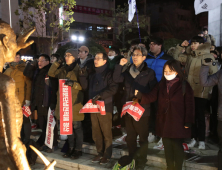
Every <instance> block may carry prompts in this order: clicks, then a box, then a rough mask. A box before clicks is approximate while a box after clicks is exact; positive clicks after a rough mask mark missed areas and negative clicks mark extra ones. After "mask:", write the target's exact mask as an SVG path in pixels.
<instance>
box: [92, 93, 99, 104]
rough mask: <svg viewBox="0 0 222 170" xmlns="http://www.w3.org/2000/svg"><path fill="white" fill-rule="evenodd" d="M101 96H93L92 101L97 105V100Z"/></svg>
mask: <svg viewBox="0 0 222 170" xmlns="http://www.w3.org/2000/svg"><path fill="white" fill-rule="evenodd" d="M100 98H101V96H100V95H99V94H98V95H96V96H95V97H93V98H92V103H93V104H95V105H96V101H97V100H99V99H100Z"/></svg>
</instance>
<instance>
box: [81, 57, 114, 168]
mask: <svg viewBox="0 0 222 170" xmlns="http://www.w3.org/2000/svg"><path fill="white" fill-rule="evenodd" d="M107 60H108V56H107V54H105V53H97V54H96V56H95V58H94V65H95V71H94V72H93V73H90V74H89V76H88V75H87V72H86V71H85V70H86V69H82V70H80V73H79V74H80V75H79V80H80V83H81V86H82V88H83V89H84V90H86V89H89V98H90V99H92V102H93V103H94V104H95V103H96V101H97V100H102V101H104V103H105V110H106V115H101V114H100V113H92V114H91V121H92V134H93V140H94V142H95V144H96V148H97V152H98V155H97V156H96V157H95V158H94V159H93V160H92V162H100V164H106V163H107V162H108V161H109V159H110V158H111V156H112V130H111V128H112V111H113V95H114V94H115V93H116V92H117V89H118V85H117V84H116V83H114V82H113V79H112V72H111V71H110V70H109V68H108V65H107Z"/></svg>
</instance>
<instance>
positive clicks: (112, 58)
mask: <svg viewBox="0 0 222 170" xmlns="http://www.w3.org/2000/svg"><path fill="white" fill-rule="evenodd" d="M122 58H123V56H122V55H120V51H119V49H118V48H116V47H112V48H110V49H109V52H108V65H109V69H111V70H114V69H115V65H116V64H119V62H120V60H121V59H122ZM122 96H123V84H119V87H118V93H116V94H115V96H114V106H116V108H117V113H116V114H115V115H113V126H118V125H120V123H121V125H122V126H124V123H123V122H121V119H120V114H121V111H122V104H123V103H122ZM117 134H118V133H117Z"/></svg>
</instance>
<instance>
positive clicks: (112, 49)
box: [109, 47, 120, 55]
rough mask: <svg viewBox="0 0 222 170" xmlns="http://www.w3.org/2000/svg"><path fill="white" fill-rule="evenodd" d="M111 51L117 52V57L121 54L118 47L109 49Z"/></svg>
mask: <svg viewBox="0 0 222 170" xmlns="http://www.w3.org/2000/svg"><path fill="white" fill-rule="evenodd" d="M109 51H115V53H116V54H117V55H119V54H120V51H119V49H118V48H117V47H112V48H110V49H109Z"/></svg>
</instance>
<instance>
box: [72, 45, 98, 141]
mask: <svg viewBox="0 0 222 170" xmlns="http://www.w3.org/2000/svg"><path fill="white" fill-rule="evenodd" d="M78 52H79V58H78V59H77V61H76V62H77V64H78V65H79V67H80V69H82V68H86V70H87V72H88V74H89V73H90V72H92V71H93V69H94V60H93V57H92V56H91V55H89V48H88V47H86V46H81V47H80V48H79V50H78ZM83 93H84V99H83V104H84V105H85V104H86V103H87V101H88V100H89V95H88V94H89V91H88V89H87V90H85V91H83ZM82 128H83V134H84V135H83V137H84V139H83V140H84V142H89V143H93V140H92V125H91V119H90V115H89V114H85V117H84V120H83V121H82Z"/></svg>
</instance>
